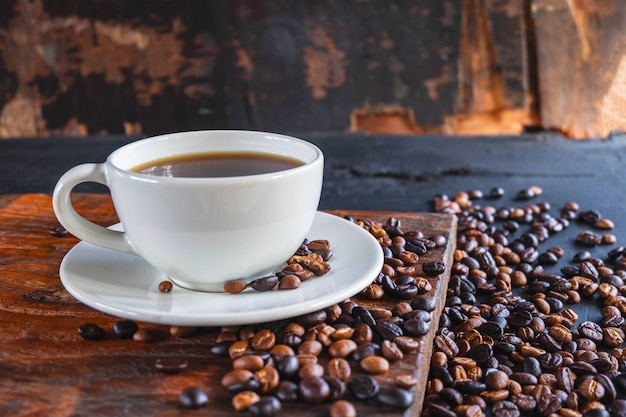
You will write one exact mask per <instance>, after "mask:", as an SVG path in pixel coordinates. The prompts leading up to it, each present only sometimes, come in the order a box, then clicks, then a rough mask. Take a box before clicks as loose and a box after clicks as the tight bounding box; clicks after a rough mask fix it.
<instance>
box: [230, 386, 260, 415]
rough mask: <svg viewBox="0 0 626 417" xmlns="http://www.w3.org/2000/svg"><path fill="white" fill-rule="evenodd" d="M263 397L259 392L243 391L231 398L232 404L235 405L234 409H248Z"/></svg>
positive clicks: (238, 410)
mask: <svg viewBox="0 0 626 417" xmlns="http://www.w3.org/2000/svg"><path fill="white" fill-rule="evenodd" d="M260 399H261V397H260V396H259V394H257V393H256V392H254V391H241V392H238V393H237V394H235V395H234V396H233V399H232V400H231V404H232V406H233V410H235V411H237V412H240V411H247V410H248V409H249V408H250V406H251V405H252V404H255V403H256V402H258V401H259V400H260Z"/></svg>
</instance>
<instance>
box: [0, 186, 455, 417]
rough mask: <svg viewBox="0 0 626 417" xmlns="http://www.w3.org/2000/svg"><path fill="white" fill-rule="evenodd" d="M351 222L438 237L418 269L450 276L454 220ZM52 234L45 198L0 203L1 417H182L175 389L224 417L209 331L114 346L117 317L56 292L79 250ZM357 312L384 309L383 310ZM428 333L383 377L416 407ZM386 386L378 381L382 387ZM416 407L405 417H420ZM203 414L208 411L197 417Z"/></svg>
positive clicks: (103, 210)
mask: <svg viewBox="0 0 626 417" xmlns="http://www.w3.org/2000/svg"><path fill="white" fill-rule="evenodd" d="M75 197H76V198H75V205H76V207H77V209H78V211H79V212H81V213H84V214H87V215H88V216H89V217H90V218H91V219H93V220H95V221H97V222H98V223H100V224H103V225H107V224H112V223H115V222H117V218H116V216H115V214H114V212H113V209H112V205H111V203H110V198H109V197H108V196H106V195H99V194H93V195H86V194H78V195H76V196H75ZM335 213H336V214H346V213H350V214H351V215H353V216H355V217H362V218H368V219H372V220H380V221H384V220H386V219H387V218H388V217H389V216H390V215H392V214H393V215H394V216H395V217H397V218H399V219H400V220H401V221H402V222H403V225H404V226H403V228H404V229H405V230H411V229H414V230H422V231H423V232H424V233H425V234H435V233H437V234H444V235H446V236H447V237H448V242H449V243H448V246H447V247H446V248H441V249H436V250H432V251H430V252H429V253H428V254H427V255H425V256H424V257H423V259H422V262H424V261H429V260H436V259H438V260H443V261H445V262H446V264H447V265H448V266H449V265H451V257H452V252H453V249H454V248H453V246H454V241H455V226H456V223H455V219H454V217H452V216H451V215H437V214H412V213H388V212H371V211H365V212H357V211H350V212H338V211H337V212H335ZM56 226H57V221H56V219H55V217H54V214H53V212H52V209H51V202H50V197H49V196H47V195H43V194H30V195H5V196H0V277H1V279H0V293H2V297H0V321H1V322H2V326H0V340H1V343H2V349H0V414H1V415H11V416H32V415H46V416H48V415H54V416H76V415H89V416H112V415H116V416H121V415H141V416H151V415H155V416H156V415H159V416H178V415H187V411H186V410H184V409H182V408H181V407H180V406H179V405H178V402H177V398H178V395H179V393H180V392H181V390H182V389H184V388H186V387H188V386H192V385H194V386H199V387H202V388H203V389H204V390H205V391H206V392H207V393H208V395H209V397H210V399H211V403H210V405H209V406H207V408H210V414H211V415H223V416H226V415H232V410H231V408H230V404H229V401H230V394H228V392H227V391H226V390H225V389H224V388H222V387H221V386H220V385H219V381H220V379H221V377H222V376H223V374H224V373H226V372H227V371H228V370H229V369H230V365H231V363H230V360H228V359H224V358H219V357H215V356H213V355H212V354H211V353H209V348H210V346H212V344H213V343H214V341H215V338H216V335H217V332H218V330H217V329H210V328H207V329H201V330H199V331H198V332H197V333H196V334H194V335H193V336H192V337H189V338H184V339H182V338H174V337H170V336H169V332H168V328H167V327H164V326H156V325H151V324H147V323H139V324H140V327H141V328H148V327H149V328H152V329H154V330H155V331H156V332H157V333H158V335H159V336H158V338H157V340H156V341H155V342H153V343H149V344H145V343H139V342H133V341H128V340H119V339H117V338H116V337H115V336H114V334H113V332H112V330H111V329H112V326H113V324H114V323H115V322H116V321H117V320H118V319H116V318H115V317H111V316H108V315H105V314H103V313H99V312H97V311H95V310H92V309H91V308H89V307H87V306H85V305H83V304H81V303H79V302H78V301H76V300H75V299H73V298H72V297H71V296H70V295H69V294H68V293H67V292H66V291H65V290H64V289H63V288H62V286H61V284H60V281H59V277H58V268H59V264H60V262H61V259H62V258H63V256H64V255H65V254H66V253H67V251H68V250H69V249H70V248H71V247H72V246H74V245H75V244H76V243H77V242H78V240H77V239H75V238H74V237H72V236H70V235H66V236H63V237H55V236H53V235H52V234H50V232H49V231H50V230H51V229H53V228H54V227H56ZM448 278H449V276H448V274H447V273H446V274H443V275H441V276H439V277H438V279H437V278H433V279H432V284H433V287H434V289H433V292H432V296H433V297H435V299H436V300H437V309H436V310H435V313H434V314H433V316H434V318H433V320H434V322H435V323H436V322H437V321H436V320H437V317H438V315H439V314H440V312H441V310H442V308H443V302H444V298H445V290H446V286H447V281H448ZM354 300H356V301H357V302H358V303H359V304H361V305H367V306H373V305H383V306H384V305H391V303H392V302H391V301H389V300H387V301H385V300H382V301H381V302H376V303H373V302H368V301H365V300H363V299H361V298H358V297H357V298H354ZM86 322H93V323H97V324H99V325H100V326H102V327H103V328H105V329H106V330H107V332H108V335H107V337H106V339H105V340H102V341H97V342H94V341H85V340H82V339H81V338H80V337H79V335H78V333H77V331H76V329H77V327H78V326H80V325H81V324H84V323H86ZM434 330H435V329H434V328H433V329H431V332H430V333H429V334H428V335H427V336H425V337H423V338H421V340H422V344H421V348H420V350H419V351H418V352H417V353H416V354H411V355H406V356H405V358H404V359H403V360H402V361H401V362H397V363H395V364H394V365H393V366H392V370H391V371H390V372H389V373H388V374H387V375H385V376H384V377H381V381H382V380H383V379H387V380H389V379H390V378H392V377H393V376H394V375H397V374H399V373H412V374H414V375H415V376H417V377H418V378H419V382H418V385H417V386H416V387H415V391H416V393H417V395H418V398H421V395H422V394H423V389H424V387H425V385H426V379H427V378H426V376H427V374H428V369H429V358H430V354H431V352H432V337H433V336H434ZM163 357H176V358H185V359H187V360H188V361H189V368H188V369H187V370H186V371H184V372H183V373H180V374H176V375H165V374H161V373H159V372H157V371H156V370H155V368H154V363H155V360H156V359H157V358H163ZM383 382H384V381H383ZM284 407H285V408H284V411H283V413H282V415H294V413H299V414H300V415H303V416H307V415H311V416H312V415H319V414H324V413H327V412H328V411H327V410H328V404H322V405H318V406H314V407H311V406H303V405H299V404H285V406H284ZM357 407H358V410H359V415H360V416H366V415H372V416H374V415H376V416H396V415H401V414H402V413H400V412H394V411H393V410H391V409H387V408H381V407H377V406H375V405H372V404H359V403H357ZM420 410H421V400H418V401H416V402H415V403H414V404H413V406H412V407H411V408H410V409H409V410H407V411H406V412H405V413H404V414H405V415H407V416H408V415H419V414H420ZM205 411H208V410H205Z"/></svg>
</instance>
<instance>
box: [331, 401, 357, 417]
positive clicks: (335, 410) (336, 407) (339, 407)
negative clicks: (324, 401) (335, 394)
mask: <svg viewBox="0 0 626 417" xmlns="http://www.w3.org/2000/svg"><path fill="white" fill-rule="evenodd" d="M330 417H357V411H356V408H355V407H354V405H353V404H352V403H351V402H349V401H346V400H337V401H335V402H334V403H333V404H332V405H331V406H330Z"/></svg>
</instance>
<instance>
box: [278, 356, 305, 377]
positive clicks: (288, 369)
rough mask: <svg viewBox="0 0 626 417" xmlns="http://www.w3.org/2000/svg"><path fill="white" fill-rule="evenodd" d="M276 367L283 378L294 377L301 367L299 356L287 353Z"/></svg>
mask: <svg viewBox="0 0 626 417" xmlns="http://www.w3.org/2000/svg"><path fill="white" fill-rule="evenodd" d="M276 369H277V370H278V374H279V375H280V377H281V378H284V379H289V378H293V377H294V376H296V375H297V374H298V370H299V369H300V364H299V362H298V358H297V357H296V356H295V355H285V356H283V357H282V358H280V360H278V361H277V363H276Z"/></svg>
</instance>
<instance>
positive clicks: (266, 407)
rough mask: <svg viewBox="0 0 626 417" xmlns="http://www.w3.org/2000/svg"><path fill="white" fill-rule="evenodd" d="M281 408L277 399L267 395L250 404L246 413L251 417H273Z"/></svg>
mask: <svg viewBox="0 0 626 417" xmlns="http://www.w3.org/2000/svg"><path fill="white" fill-rule="evenodd" d="M281 408H282V406H281V404H280V401H279V400H278V398H276V397H274V396H271V395H268V396H265V397H261V398H260V399H259V400H258V401H257V402H255V403H254V404H252V405H251V406H250V408H249V409H248V411H249V413H250V415H251V416H252V417H274V416H276V415H277V414H278V412H279V411H280V409H281Z"/></svg>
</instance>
